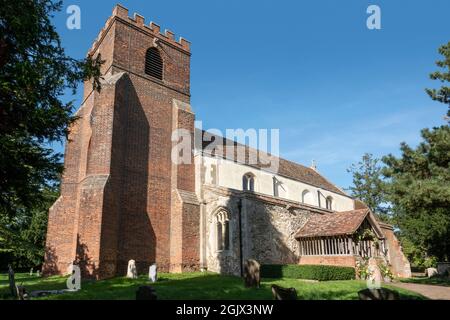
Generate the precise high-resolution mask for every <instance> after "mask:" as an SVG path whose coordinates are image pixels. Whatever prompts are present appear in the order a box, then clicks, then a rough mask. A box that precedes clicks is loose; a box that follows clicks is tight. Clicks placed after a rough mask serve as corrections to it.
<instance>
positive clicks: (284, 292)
mask: <svg viewBox="0 0 450 320" xmlns="http://www.w3.org/2000/svg"><path fill="white" fill-rule="evenodd" d="M272 294H273V299H274V300H297V290H295V288H283V287H280V286H277V285H276V284H273V285H272Z"/></svg>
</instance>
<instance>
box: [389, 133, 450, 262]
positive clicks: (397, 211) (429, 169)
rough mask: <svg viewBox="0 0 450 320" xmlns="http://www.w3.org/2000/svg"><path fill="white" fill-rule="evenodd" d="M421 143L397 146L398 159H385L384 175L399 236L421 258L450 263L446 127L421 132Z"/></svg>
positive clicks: (449, 147) (449, 175)
mask: <svg viewBox="0 0 450 320" xmlns="http://www.w3.org/2000/svg"><path fill="white" fill-rule="evenodd" d="M422 138H423V142H421V143H420V144H419V145H418V147H417V148H415V149H413V148H411V147H410V146H408V145H407V144H406V143H402V144H401V153H402V154H401V156H400V157H399V158H397V157H395V156H393V155H388V156H386V157H384V158H383V162H384V163H385V164H386V168H385V169H384V171H383V173H384V175H385V176H386V177H387V178H389V180H390V183H389V184H388V189H387V192H388V194H389V200H390V201H391V203H392V204H393V213H394V219H395V222H396V224H398V226H399V228H400V230H401V233H400V234H401V236H402V237H405V238H407V239H408V240H409V241H410V242H411V243H412V244H414V245H415V246H416V248H423V249H424V258H425V257H428V256H435V257H437V258H438V259H439V260H446V261H448V260H449V259H450V167H449V164H450V127H449V126H441V127H438V128H434V129H431V130H430V129H424V130H422Z"/></svg>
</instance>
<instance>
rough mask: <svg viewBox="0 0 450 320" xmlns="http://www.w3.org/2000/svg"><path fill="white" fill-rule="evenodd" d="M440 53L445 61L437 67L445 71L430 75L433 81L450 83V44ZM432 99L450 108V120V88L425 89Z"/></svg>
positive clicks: (449, 117)
mask: <svg viewBox="0 0 450 320" xmlns="http://www.w3.org/2000/svg"><path fill="white" fill-rule="evenodd" d="M439 53H440V54H441V55H442V56H443V60H439V61H437V62H436V65H437V66H438V67H439V68H441V69H443V71H435V72H433V73H432V74H430V78H431V79H432V80H439V81H440V82H441V83H450V42H448V43H447V44H446V45H443V46H441V47H440V48H439ZM425 90H426V92H427V93H428V95H429V96H430V97H431V99H433V100H435V101H439V102H442V103H444V104H446V105H447V106H448V110H447V118H448V120H450V87H448V86H445V85H442V87H440V88H439V89H425Z"/></svg>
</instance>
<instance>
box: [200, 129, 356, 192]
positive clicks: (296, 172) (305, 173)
mask: <svg viewBox="0 0 450 320" xmlns="http://www.w3.org/2000/svg"><path fill="white" fill-rule="evenodd" d="M201 134H202V137H203V136H207V137H208V139H202V150H205V148H206V147H207V146H208V145H209V144H211V143H213V142H214V143H215V144H217V142H216V140H215V139H216V138H217V139H221V140H222V141H221V142H219V144H220V143H222V145H223V153H224V157H225V158H226V156H227V152H226V149H227V142H228V145H233V146H234V152H233V153H234V159H237V156H236V152H237V146H242V147H244V148H245V150H246V152H245V163H244V164H247V165H249V166H252V167H255V168H258V169H264V170H267V171H269V172H272V173H273V174H277V175H280V176H284V177H287V178H290V179H293V180H296V181H300V182H304V183H307V184H309V185H312V186H315V187H318V188H322V189H324V190H328V191H331V192H334V193H337V194H341V195H344V196H348V195H347V194H346V193H345V192H343V191H342V190H341V189H339V188H338V187H336V186H335V185H334V184H332V183H331V182H329V181H328V180H327V179H325V178H324V177H323V176H321V175H320V174H319V173H318V172H317V171H315V170H313V169H311V168H308V167H305V166H303V165H301V164H298V163H295V162H292V161H289V160H286V159H283V158H278V160H279V167H278V171H277V172H273V170H271V168H270V167H269V166H267V165H266V164H264V163H260V162H259V161H258V163H257V164H249V154H250V152H256V150H255V149H252V148H250V147H248V146H243V145H241V144H239V143H237V142H234V141H233V142H231V143H230V142H229V140H227V139H225V138H223V137H221V136H216V135H212V134H211V133H208V132H206V131H202V132H201ZM205 140H206V141H205ZM208 140H210V141H208ZM213 155H214V154H213ZM259 155H260V157H264V155H266V156H267V154H266V153H264V152H262V151H260V153H259ZM275 158H276V157H275ZM234 159H233V160H234ZM258 160H259V159H258Z"/></svg>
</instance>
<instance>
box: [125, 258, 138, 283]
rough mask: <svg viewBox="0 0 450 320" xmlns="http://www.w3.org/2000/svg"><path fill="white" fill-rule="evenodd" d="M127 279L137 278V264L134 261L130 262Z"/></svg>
mask: <svg viewBox="0 0 450 320" xmlns="http://www.w3.org/2000/svg"><path fill="white" fill-rule="evenodd" d="M127 278H130V279H136V278H137V270H136V262H135V261H134V260H130V261H128V270H127Z"/></svg>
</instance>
